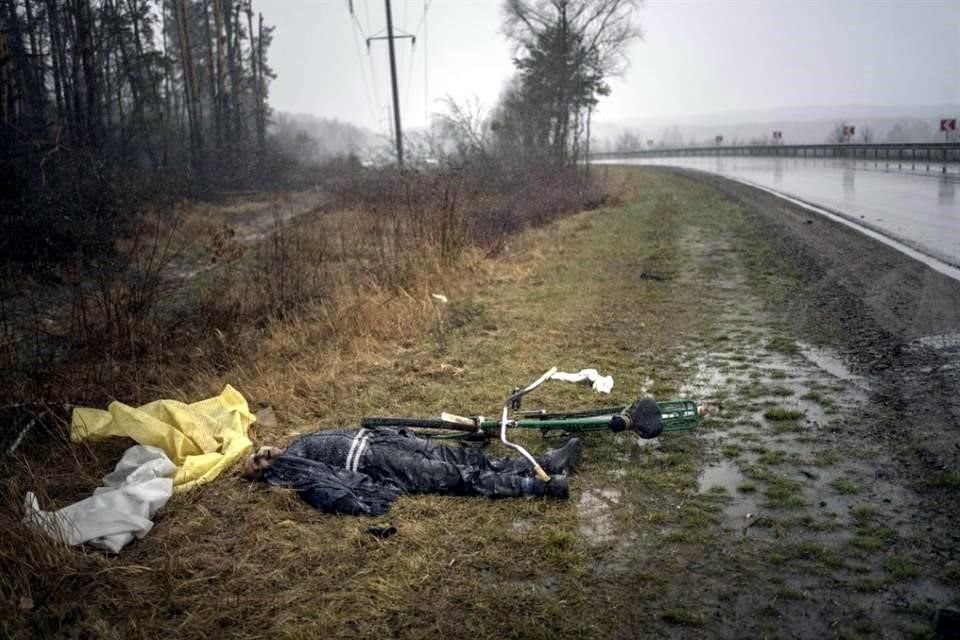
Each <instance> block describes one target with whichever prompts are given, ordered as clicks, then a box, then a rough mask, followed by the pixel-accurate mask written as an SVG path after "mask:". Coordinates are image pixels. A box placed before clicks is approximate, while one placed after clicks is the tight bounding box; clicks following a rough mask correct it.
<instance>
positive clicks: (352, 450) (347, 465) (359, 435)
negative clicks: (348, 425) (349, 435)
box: [343, 429, 367, 469]
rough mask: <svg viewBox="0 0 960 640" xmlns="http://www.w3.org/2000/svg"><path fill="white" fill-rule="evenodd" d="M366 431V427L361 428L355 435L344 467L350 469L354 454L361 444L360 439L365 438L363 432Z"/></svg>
mask: <svg viewBox="0 0 960 640" xmlns="http://www.w3.org/2000/svg"><path fill="white" fill-rule="evenodd" d="M366 432H367V430H366V429H360V431H358V432H357V435H355V436H353V441H352V442H351V443H350V451H349V452H347V460H346V462H344V464H343V467H344V469H349V468H350V465H352V464H353V454H354V453H356V452H357V446H358V445H359V444H360V440H362V439H363V434H365V433H366Z"/></svg>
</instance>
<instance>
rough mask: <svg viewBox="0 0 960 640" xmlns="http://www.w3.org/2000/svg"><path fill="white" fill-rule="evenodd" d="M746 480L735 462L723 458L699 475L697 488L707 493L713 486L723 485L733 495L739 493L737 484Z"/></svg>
mask: <svg viewBox="0 0 960 640" xmlns="http://www.w3.org/2000/svg"><path fill="white" fill-rule="evenodd" d="M745 481H746V477H745V476H744V475H743V473H741V472H740V467H739V466H737V464H736V463H735V462H730V461H729V460H723V461H721V462H719V463H717V464H714V465H710V466H709V467H707V468H706V469H704V470H703V471H701V472H700V475H699V476H698V477H697V490H698V491H699V492H700V493H706V492H707V491H709V490H710V488H711V487H723V488H724V489H726V490H727V493H729V494H730V495H732V496H735V495H737V485H739V484H741V483H742V482H745Z"/></svg>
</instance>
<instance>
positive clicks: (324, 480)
mask: <svg viewBox="0 0 960 640" xmlns="http://www.w3.org/2000/svg"><path fill="white" fill-rule="evenodd" d="M581 449H582V446H581V443H580V440H579V439H577V438H572V439H570V440H569V441H568V442H567V443H566V444H565V445H564V446H563V447H561V448H559V449H554V450H551V451H548V452H547V454H546V455H545V456H544V458H543V459H542V460H538V462H540V464H541V466H542V467H543V468H544V470H546V472H547V473H548V474H550V475H551V478H550V480H549V481H543V480H540V479H539V478H537V477H536V476H535V475H534V473H533V470H532V468H531V466H530V464H529V462H527V461H526V460H523V459H509V458H495V457H492V456H488V455H486V454H485V453H483V452H482V451H479V450H477V449H475V448H471V447H463V446H448V445H446V444H441V443H438V442H434V441H431V440H427V439H424V438H421V437H418V436H417V435H415V434H414V433H412V432H411V431H408V430H406V429H376V430H369V429H343V430H335V431H319V432H316V433H310V434H307V435H304V436H301V437H300V438H298V439H297V440H295V441H294V442H292V443H291V444H290V446H288V447H287V449H286V450H282V449H278V448H277V447H261V448H260V449H259V450H258V451H257V453H255V454H253V455H251V456H250V457H249V458H247V459H246V460H245V461H244V465H243V475H244V476H245V477H247V478H249V479H258V480H263V481H265V482H267V483H268V484H271V485H273V486H277V487H285V488H288V489H293V490H294V491H296V492H297V493H298V494H299V496H300V497H301V498H302V499H303V500H305V501H306V502H307V503H309V504H311V505H313V506H314V507H317V508H318V509H322V510H323V511H327V512H330V513H342V514H351V515H382V514H383V513H386V511H387V510H388V509H389V508H390V505H391V504H392V503H393V501H394V500H395V499H396V498H397V496H398V495H400V494H401V493H438V494H444V495H462V496H468V495H476V496H487V497H491V498H495V497H515V496H552V497H556V498H566V497H567V496H568V485H567V476H566V474H567V473H570V472H572V471H573V469H574V467H575V466H576V464H577V463H578V462H579V460H580V452H581Z"/></svg>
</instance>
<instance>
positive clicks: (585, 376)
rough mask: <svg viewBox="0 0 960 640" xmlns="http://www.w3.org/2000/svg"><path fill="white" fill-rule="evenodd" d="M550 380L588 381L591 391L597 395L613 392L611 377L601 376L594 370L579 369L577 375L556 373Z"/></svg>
mask: <svg viewBox="0 0 960 640" xmlns="http://www.w3.org/2000/svg"><path fill="white" fill-rule="evenodd" d="M550 379H551V380H563V381H564V382H583V381H584V380H589V381H590V383H591V384H592V386H593V390H594V391H596V392H598V393H610V391H612V390H613V376H602V375H600V372H599V371H597V370H596V369H581V370H580V371H578V372H577V373H567V372H565V371H557V372H556V373H555V374H553V375H552V376H550Z"/></svg>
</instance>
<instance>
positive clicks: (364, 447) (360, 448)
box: [350, 433, 370, 471]
mask: <svg viewBox="0 0 960 640" xmlns="http://www.w3.org/2000/svg"><path fill="white" fill-rule="evenodd" d="M369 442H370V434H369V433H368V434H366V435H365V436H363V438H362V439H361V440H360V446H358V447H357V452H356V453H355V454H354V456H353V466H352V467H350V470H351V471H356V470H357V469H358V468H359V467H360V458H361V457H363V452H364V451H366V450H367V444H368V443H369Z"/></svg>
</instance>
